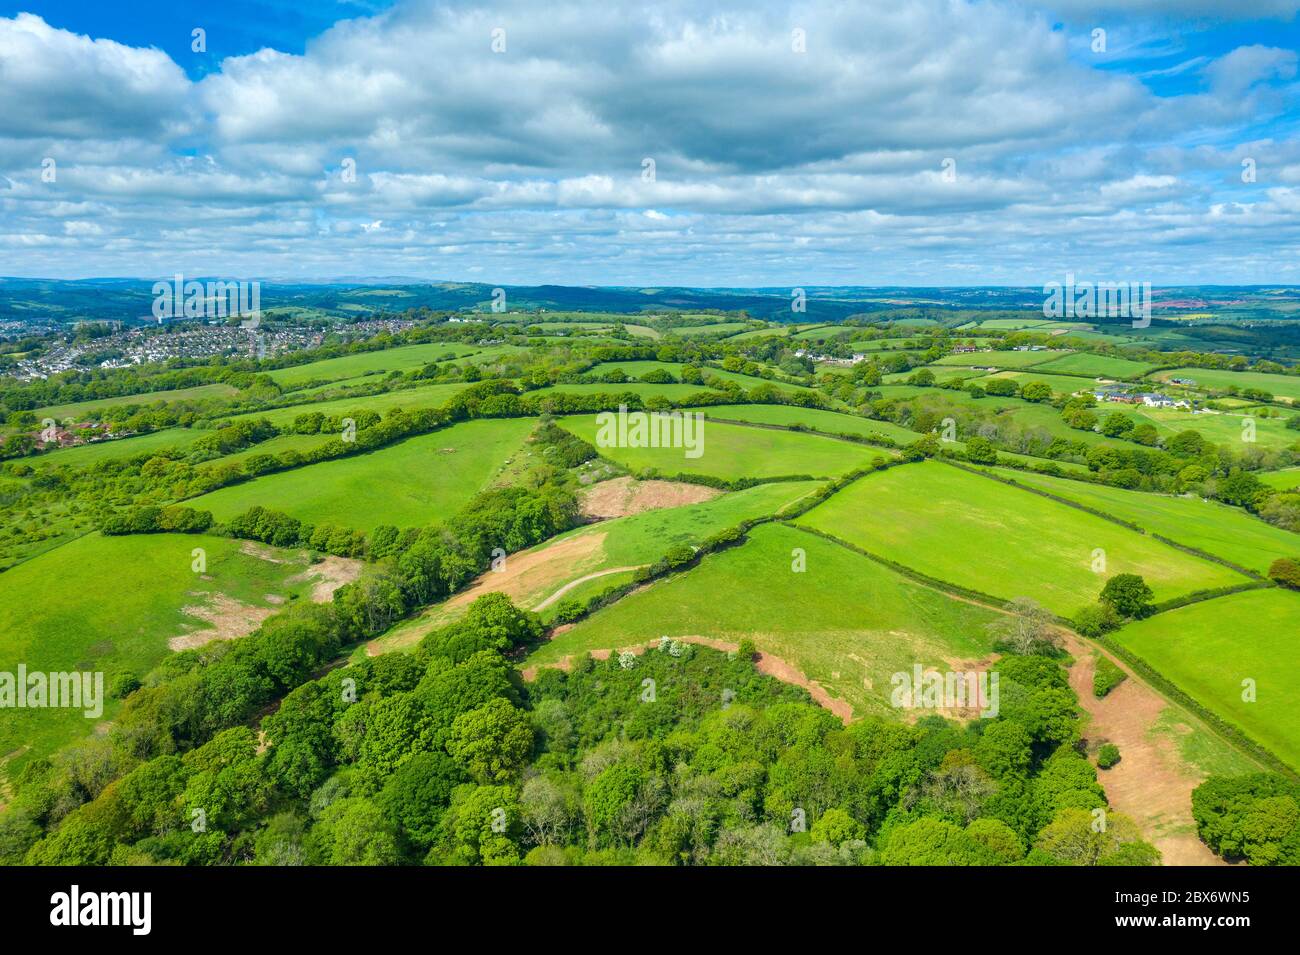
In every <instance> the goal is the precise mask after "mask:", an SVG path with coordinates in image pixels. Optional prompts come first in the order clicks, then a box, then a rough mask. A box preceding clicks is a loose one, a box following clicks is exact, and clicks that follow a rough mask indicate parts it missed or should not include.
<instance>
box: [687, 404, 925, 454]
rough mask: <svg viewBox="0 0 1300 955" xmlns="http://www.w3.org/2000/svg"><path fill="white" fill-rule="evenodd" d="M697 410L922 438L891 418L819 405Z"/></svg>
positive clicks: (867, 434)
mask: <svg viewBox="0 0 1300 955" xmlns="http://www.w3.org/2000/svg"><path fill="white" fill-rule="evenodd" d="M688 410H689V409H688ZM694 410H696V411H702V412H704V414H705V415H706V416H708V417H710V418H718V419H722V420H731V421H752V422H755V423H756V424H775V425H780V426H781V427H785V428H789V427H792V426H794V425H803V426H804V427H805V428H807V429H809V430H810V431H822V432H825V433H827V434H857V435H862V436H863V437H867V438H869V437H871V436H873V435H876V436H883V437H885V438H889V439H890V440H892V441H897V442H899V443H900V444H911V443H912V442H913V441H915V440H917V439H918V438H920V437H921V435H920V434H918V433H917V432H915V431H909V430H908V429H907V428H903V427H900V426H899V425H896V424H894V423H893V422H890V421H875V420H873V419H871V418H863V417H860V416H858V415H851V414H840V413H838V412H835V411H823V410H822V409H820V408H798V407H795V406H794V405H716V406H713V407H709V408H696V409H694ZM706 447H707V445H706Z"/></svg>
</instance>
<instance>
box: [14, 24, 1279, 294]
mask: <svg viewBox="0 0 1300 955" xmlns="http://www.w3.org/2000/svg"><path fill="white" fill-rule="evenodd" d="M1129 6H1130V8H1132V9H1131V10H1130V15H1141V14H1142V13H1144V12H1145V13H1148V14H1152V15H1163V14H1166V13H1168V12H1170V11H1169V10H1168V9H1166V7H1168V6H1169V5H1168V4H1162V3H1159V2H1150V3H1146V4H1140V5H1139V6H1140V7H1141V9H1137V7H1135V6H1134V5H1132V4H1130V5H1129ZM1200 6H1201V7H1203V8H1204V13H1205V14H1206V15H1212V14H1216V13H1217V14H1223V15H1226V13H1225V12H1224V11H1223V10H1220V9H1210V8H1217V7H1219V6H1221V5H1218V4H1214V3H1210V2H1208V0H1205V2H1203V3H1201V4H1200ZM1295 6H1296V4H1293V3H1292V4H1282V3H1265V4H1264V6H1263V7H1261V8H1260V9H1259V15H1261V16H1263V15H1267V16H1274V15H1276V16H1286V15H1288V10H1289V8H1293V7H1295ZM1070 8H1071V3H1070V2H1065V3H1058V4H1056V5H1054V6H1053V5H1051V4H1048V5H1047V6H1046V7H1036V6H1029V5H1026V4H1024V3H1021V2H1020V0H983V2H978V3H976V2H973V0H911V2H907V3H899V2H896V0H867V2H863V3H859V4H851V5H850V4H843V5H839V4H830V3H813V4H804V5H789V4H786V3H777V2H771V0H769V2H764V3H759V4H747V5H738V4H734V5H732V4H729V5H727V6H715V7H713V8H711V9H707V8H703V7H701V5H700V4H698V3H689V4H688V3H685V2H676V0H664V2H659V3H655V4H653V5H652V6H650V7H648V8H646V9H644V10H643V11H641V12H639V13H638V14H636V15H632V14H630V13H629V12H628V10H626V9H615V8H614V7H612V6H611V5H607V4H604V5H602V4H597V3H594V2H585V0H558V2H557V3H555V4H548V5H544V6H543V5H538V4H535V3H524V2H521V0H506V2H504V3H498V4H495V5H493V6H491V7H486V6H482V5H480V4H479V3H476V2H455V3H450V4H448V3H432V2H411V3H404V4H399V5H398V6H397V7H395V8H393V9H391V10H389V11H387V12H385V13H382V14H379V15H376V16H372V17H362V18H358V19H355V20H350V21H344V22H341V23H339V24H336V25H335V26H334V27H333V28H331V29H330V30H328V31H326V32H325V33H323V34H322V35H320V36H318V37H315V38H313V39H312V40H311V41H310V42H308V43H307V45H306V47H305V50H304V51H303V52H302V53H301V54H295V53H286V52H281V51H276V50H271V49H264V50H259V51H256V52H253V53H250V54H248V55H243V56H236V57H230V58H228V59H226V60H224V61H223V62H222V63H221V64H220V67H219V69H216V70H214V71H212V72H210V73H208V74H207V75H205V76H204V77H203V78H202V79H200V80H198V81H191V80H190V79H188V78H187V77H186V76H185V74H184V73H183V72H182V71H181V70H180V68H179V67H178V66H177V65H176V64H175V63H173V62H172V61H171V60H170V59H169V58H168V57H167V56H166V54H164V53H161V52H159V51H158V50H154V49H141V48H134V47H129V46H125V45H122V44H119V43H116V42H114V41H112V40H108V39H99V38H90V37H85V36H79V35H76V34H74V33H71V32H68V31H66V30H60V29H56V28H54V27H52V26H50V25H48V24H46V23H45V22H44V21H43V20H41V19H40V18H38V17H34V16H29V15H19V16H17V17H15V18H13V19H10V20H4V19H0V115H4V117H5V119H4V121H3V123H0V250H3V254H4V255H5V258H6V262H7V265H6V270H7V271H13V272H15V273H20V272H22V271H24V270H26V271H28V272H30V273H32V274H35V273H40V274H54V271H55V270H52V269H51V263H55V268H56V269H57V268H62V270H63V271H64V272H65V273H67V274H84V273H85V272H86V271H90V272H94V273H96V274H110V273H113V272H117V273H119V274H149V273H153V272H158V271H161V272H170V271H175V270H178V269H181V270H184V271H190V272H200V271H203V270H205V269H206V270H211V271H221V272H227V273H231V272H241V271H242V272H243V273H246V274H263V275H264V274H279V275H286V274H300V275H304V276H311V275H330V274H338V273H339V272H347V273H350V274H357V273H358V272H365V271H370V272H372V273H374V274H394V273H404V274H426V275H430V276H431V277H448V278H456V277H489V278H491V279H492V280H493V281H502V282H533V281H550V282H570V283H609V284H635V283H650V284H712V285H736V284H764V285H769V284H779V283H781V282H795V283H796V284H826V283H832V282H845V283H852V284H873V283H880V284H892V283H905V282H913V283H920V284H935V283H943V282H955V281H969V282H1015V283H1023V282H1030V283H1032V282H1035V281H1036V280H1037V279H1038V276H1039V275H1040V274H1041V273H1042V272H1044V271H1047V272H1048V273H1055V272H1058V271H1063V270H1065V269H1074V270H1076V271H1081V270H1083V269H1084V267H1085V266H1090V267H1091V268H1092V270H1093V271H1094V272H1097V271H1105V272H1108V273H1113V272H1114V271H1115V270H1118V269H1146V270H1148V275H1147V277H1149V278H1152V279H1160V278H1162V277H1163V278H1166V279H1168V280H1173V279H1175V278H1177V279H1179V280H1183V281H1190V280H1192V279H1191V278H1190V277H1188V276H1187V275H1186V274H1185V270H1186V269H1187V268H1188V263H1189V261H1192V260H1193V259H1194V257H1191V258H1189V255H1188V251H1187V250H1188V248H1189V247H1192V246H1196V247H1198V248H1200V249H1202V250H1203V255H1202V257H1201V258H1200V259H1196V261H1198V262H1205V263H1211V264H1213V265H1214V266H1215V267H1223V268H1228V269H1230V274H1222V275H1219V274H1207V275H1206V276H1205V277H1206V278H1212V279H1214V280H1216V281H1230V280H1242V281H1245V280H1248V277H1249V276H1250V275H1253V272H1252V270H1253V269H1256V268H1261V267H1275V268H1276V269H1277V271H1278V274H1277V275H1275V276H1273V277H1272V278H1274V279H1277V278H1283V277H1285V275H1289V274H1290V271H1289V270H1291V269H1292V267H1291V266H1290V265H1288V264H1287V263H1288V262H1290V261H1296V260H1297V257H1296V256H1295V255H1294V250H1295V248H1296V243H1297V242H1300V228H1298V226H1300V220H1298V219H1297V209H1296V208H1295V205H1296V204H1295V202H1294V198H1293V194H1292V190H1291V186H1292V185H1293V184H1294V183H1295V182H1296V181H1297V176H1298V175H1300V174H1297V173H1296V172H1295V170H1296V169H1300V148H1297V144H1296V143H1295V142H1294V141H1293V140H1291V139H1289V138H1288V137H1289V128H1287V127H1285V125H1282V126H1279V129H1278V133H1277V135H1261V131H1260V128H1259V123H1260V122H1261V121H1267V120H1268V119H1269V118H1271V117H1277V116H1284V115H1286V114H1287V113H1288V112H1289V111H1290V110H1293V109H1294V106H1295V101H1296V88H1295V72H1296V70H1295V54H1294V53H1293V52H1292V51H1289V50H1283V49H1278V48H1275V47H1272V46H1268V45H1262V44H1253V45H1242V46H1239V47H1237V48H1235V49H1228V50H1223V51H1220V52H1219V53H1218V54H1216V55H1215V56H1200V57H1189V58H1185V59H1183V60H1181V61H1180V65H1179V66H1178V68H1176V69H1173V68H1171V69H1164V70H1159V69H1157V70H1149V69H1144V72H1143V73H1132V72H1126V71H1124V70H1117V69H1106V68H1102V66H1101V64H1100V63H1099V62H1098V61H1095V60H1088V59H1081V58H1080V57H1078V56H1077V55H1076V54H1077V49H1078V44H1079V43H1080V42H1081V41H1084V40H1086V38H1087V31H1086V30H1084V31H1082V32H1081V31H1080V29H1074V30H1071V29H1069V28H1062V27H1061V26H1059V25H1058V24H1057V23H1056V19H1057V17H1058V15H1061V14H1063V13H1068V12H1069V10H1070ZM1290 12H1292V13H1293V12H1294V10H1293V9H1290ZM494 46H495V49H494ZM498 50H499V52H498ZM1168 76H1179V77H1184V76H1195V77H1199V79H1200V81H1202V82H1200V85H1199V86H1197V87H1196V88H1194V89H1192V90H1190V91H1188V92H1186V93H1184V94H1182V95H1156V93H1155V92H1153V90H1152V89H1151V88H1149V87H1148V86H1147V85H1146V82H1145V81H1146V80H1149V79H1151V78H1153V77H1168ZM45 157H57V160H58V161H57V170H58V172H57V177H56V178H54V179H53V180H47V179H46V178H43V177H42V175H41V173H42V166H41V163H42V160H43V158H45ZM1244 159H1250V160H1251V161H1252V162H1254V163H1255V164H1256V166H1257V168H1258V178H1257V182H1256V183H1253V184H1252V183H1246V182H1244V181H1243V180H1242V179H1241V176H1240V172H1241V169H1242V161H1243V160H1244ZM647 160H649V162H647ZM6 185H8V188H3V187H5V186H6ZM1266 237H1267V239H1266ZM1242 242H1258V243H1259V244H1260V246H1261V248H1264V247H1267V248H1270V249H1273V250H1276V252H1275V254H1268V255H1261V256H1259V257H1256V259H1255V260H1253V261H1251V262H1250V263H1246V264H1243V261H1244V260H1243V259H1242V257H1238V259H1237V260H1236V262H1235V264H1233V262H1234V260H1233V259H1232V257H1231V256H1230V255H1229V254H1228V249H1229V248H1230V247H1231V246H1232V244H1233V243H1237V244H1240V243H1242ZM1266 242H1267V245H1266ZM1261 260H1262V263H1263V264H1262V265H1261ZM1198 267H1199V266H1198ZM1207 267H1208V266H1207ZM1180 270H1182V271H1180Z"/></svg>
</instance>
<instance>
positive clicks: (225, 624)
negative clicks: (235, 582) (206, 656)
mask: <svg viewBox="0 0 1300 955" xmlns="http://www.w3.org/2000/svg"><path fill="white" fill-rule="evenodd" d="M181 612H182V613H184V614H185V615H186V616H190V617H194V618H196V619H198V620H202V621H203V622H204V623H206V624H209V625H210V627H209V628H208V629H204V630H191V631H189V632H187V633H182V634H180V635H178V636H175V637H172V638H171V639H170V640H168V641H167V646H169V647H171V649H173V650H192V649H193V648H194V647H201V646H203V645H204V644H205V643H211V642H212V641H213V640H237V639H239V638H240V637H245V636H247V635H248V634H250V633H252V632H253V631H254V630H256V629H257V628H258V627H259V626H260V625H261V623H262V621H263V620H265V619H266V618H267V617H269V616H271V614H273V613H274V612H275V611H274V610H272V609H271V608H270V607H255V606H254V605H253V604H246V603H244V602H242V601H239V600H236V599H234V598H233V597H228V596H226V595H225V594H223V593H213V594H210V595H209V596H208V602H207V603H206V604H192V605H191V606H188V607H184V608H182V611H181Z"/></svg>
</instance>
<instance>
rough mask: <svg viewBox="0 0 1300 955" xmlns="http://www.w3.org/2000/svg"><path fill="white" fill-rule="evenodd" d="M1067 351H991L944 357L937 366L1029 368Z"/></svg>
mask: <svg viewBox="0 0 1300 955" xmlns="http://www.w3.org/2000/svg"><path fill="white" fill-rule="evenodd" d="M1068 354H1070V352H1066V351H1051V350H1044V351H990V352H976V353H974V354H964V355H944V356H943V357H942V358H940V359H939V360H938V361H937V362H935V364H936V365H963V366H966V367H980V368H985V367H988V366H990V365H991V366H993V367H994V368H1028V367H1030V366H1031V365H1032V366H1036V365H1041V364H1044V363H1045V362H1049V361H1052V360H1053V359H1059V358H1060V357H1062V356H1063V355H1068Z"/></svg>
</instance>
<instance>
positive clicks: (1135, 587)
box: [1101, 574, 1155, 619]
mask: <svg viewBox="0 0 1300 955" xmlns="http://www.w3.org/2000/svg"><path fill="white" fill-rule="evenodd" d="M1154 598H1155V594H1154V593H1153V592H1152V590H1151V588H1150V587H1148V586H1147V583H1146V581H1145V580H1143V579H1142V577H1141V576H1139V575H1138V574H1116V575H1115V576H1114V577H1112V578H1110V580H1108V581H1106V586H1104V587H1102V588H1101V599H1102V600H1103V601H1104V602H1105V603H1108V604H1110V605H1111V606H1112V607H1114V608H1115V610H1116V611H1117V612H1118V613H1120V614H1122V615H1123V616H1125V617H1133V618H1135V619H1140V618H1142V617H1145V616H1147V614H1148V613H1149V612H1150V610H1151V601H1152V600H1153V599H1154Z"/></svg>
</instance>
